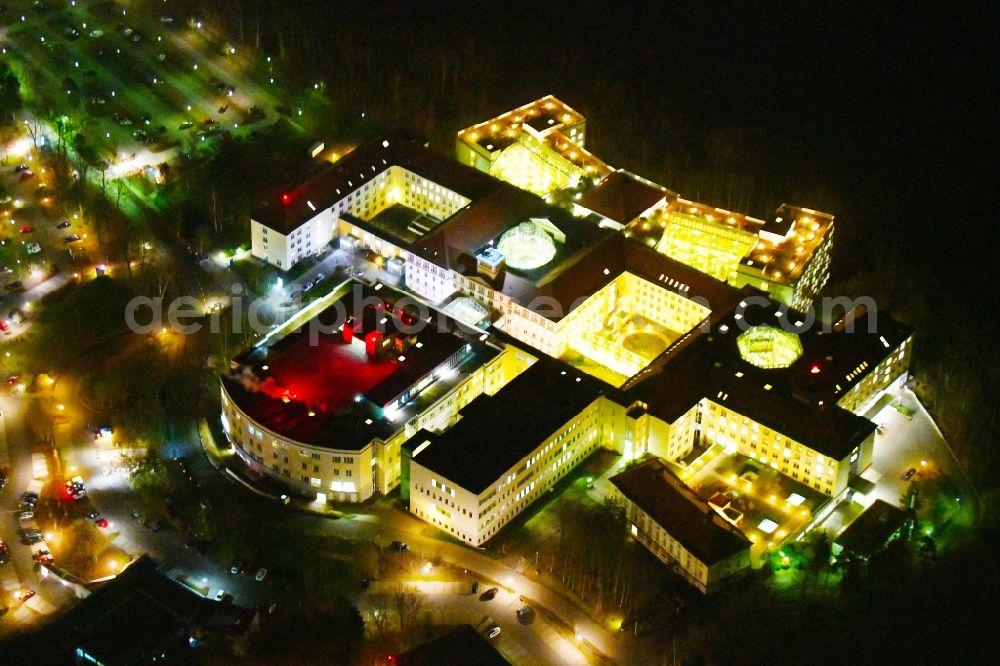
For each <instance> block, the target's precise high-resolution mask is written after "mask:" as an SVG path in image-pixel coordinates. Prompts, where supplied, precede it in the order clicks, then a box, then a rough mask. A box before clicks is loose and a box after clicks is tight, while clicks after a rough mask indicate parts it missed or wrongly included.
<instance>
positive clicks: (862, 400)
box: [837, 336, 913, 414]
mask: <svg viewBox="0 0 1000 666" xmlns="http://www.w3.org/2000/svg"><path fill="white" fill-rule="evenodd" d="M884 340H885V339H884V338H883V342H884ZM886 344H887V343H886ZM912 352H913V337H912V336H911V337H909V338H907V339H906V340H903V342H902V343H900V345H899V346H898V347H896V348H895V349H894V350H892V352H891V353H889V355H888V356H886V357H885V358H884V359H882V361H881V362H880V363H879V364H878V365H877V366H875V367H874V368H873V369H871V370H868V368H861V370H860V371H861V372H865V371H867V374H866V375H865V376H864V378H863V379H862V380H861V381H859V382H858V383H857V384H855V385H854V386H852V387H851V388H850V389H849V390H848V391H847V393H845V394H844V396H843V397H842V398H840V399H839V400H838V401H837V404H838V405H840V406H841V407H843V408H844V409H847V410H850V411H852V412H854V413H855V414H859V413H861V411H862V410H863V409H864V408H865V407H866V406H867V405H868V403H869V402H870V401H871V400H872V399H873V398H875V397H876V396H877V395H878V394H879V392H880V391H884V390H885V389H886V388H888V387H889V386H890V385H891V384H892V383H893V382H894V381H896V380H897V379H899V378H900V377H901V376H903V375H904V374H905V373H906V372H907V369H908V368H909V367H910V357H911V354H912ZM846 379H847V378H845V380H846Z"/></svg>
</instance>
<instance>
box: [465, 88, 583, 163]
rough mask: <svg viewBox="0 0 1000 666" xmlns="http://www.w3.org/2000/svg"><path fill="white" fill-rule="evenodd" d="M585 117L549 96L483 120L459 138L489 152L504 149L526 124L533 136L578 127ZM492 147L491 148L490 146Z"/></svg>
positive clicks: (466, 130)
mask: <svg viewBox="0 0 1000 666" xmlns="http://www.w3.org/2000/svg"><path fill="white" fill-rule="evenodd" d="M583 121H584V117H583V116H582V115H581V114H580V113H578V112H576V111H574V110H573V109H572V108H570V106H569V105H568V104H566V103H565V102H562V101H560V100H559V99H557V98H556V97H554V96H552V95H546V96H545V97H542V98H540V99H536V100H535V101H533V102H529V103H527V104H524V105H522V106H519V107H517V108H516V109H511V110H510V111H507V112H505V113H501V114H500V115H499V116H496V117H495V118H490V119H489V120H484V121H483V122H481V123H476V124H475V125H472V126H471V127H467V128H465V129H464V130H462V131H460V132H459V133H458V138H459V139H460V140H462V141H464V142H466V143H469V144H478V145H480V146H482V147H483V148H486V149H487V150H489V151H491V152H492V151H496V150H503V149H504V148H506V147H507V146H509V145H510V144H511V143H513V139H514V138H515V137H516V136H517V135H518V134H519V133H520V132H521V131H523V130H522V127H523V126H524V125H527V126H528V127H530V128H531V129H532V130H533V131H534V132H535V133H537V134H542V135H544V134H545V133H546V132H551V131H554V130H556V131H557V130H559V129H561V128H562V127H566V126H572V125H577V124H579V123H582V122H583ZM489 146H492V147H489Z"/></svg>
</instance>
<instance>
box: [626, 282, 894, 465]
mask: <svg viewBox="0 0 1000 666" xmlns="http://www.w3.org/2000/svg"><path fill="white" fill-rule="evenodd" d="M744 293H746V294H748V295H749V294H750V293H751V291H750V290H745V291H744ZM745 303H746V301H741V302H740V303H738V304H735V307H732V308H730V309H728V310H725V311H721V312H720V311H717V312H714V313H713V318H712V324H711V327H710V330H708V331H698V330H695V331H692V332H690V333H688V334H686V335H684V336H682V337H681V338H680V340H678V341H677V342H675V343H674V344H673V345H671V347H669V348H668V349H667V350H666V351H665V352H663V354H661V355H660V356H659V357H658V358H657V359H656V360H655V361H653V363H651V364H650V365H649V366H648V367H647V368H645V369H644V370H642V371H640V372H639V373H637V374H636V375H635V376H634V377H633V378H632V379H630V380H629V381H628V382H627V383H626V384H625V386H624V387H623V389H624V390H625V391H626V392H627V394H628V395H630V396H634V398H635V399H638V400H642V401H644V402H646V403H647V404H648V405H649V411H650V413H652V414H653V415H655V416H658V417H659V418H661V419H663V420H665V421H667V422H673V421H674V420H675V419H677V418H678V417H679V416H680V415H681V414H683V413H685V412H686V411H687V410H689V409H690V408H691V407H692V406H694V404H695V403H697V402H699V401H700V400H702V399H704V398H707V399H709V400H712V401H715V402H717V403H718V404H721V405H724V406H726V407H729V408H730V409H733V410H734V411H736V412H738V413H740V414H742V415H744V416H747V417H749V418H751V419H753V420H755V421H757V422H758V423H760V424H761V425H764V426H766V427H768V428H771V429H772V430H776V431H778V432H780V433H782V434H784V435H785V436H787V437H790V438H792V439H794V440H795V441H797V442H799V443H801V444H804V445H806V446H808V447H810V448H812V449H813V450H815V451H817V452H819V453H821V454H822V455H825V456H829V457H831V458H834V459H836V460H842V459H843V458H844V457H845V456H847V455H848V454H849V453H850V452H851V451H853V450H854V448H855V447H856V446H858V444H860V443H861V442H862V441H864V439H865V438H867V437H868V436H869V435H870V434H871V433H872V432H874V429H875V424H874V423H872V422H871V421H869V420H868V419H865V418H862V417H860V416H856V415H855V414H852V413H851V412H849V411H847V410H845V409H843V408H841V407H839V406H837V404H836V402H837V400H839V399H840V398H842V397H843V395H844V393H846V392H847V391H848V390H850V388H851V387H852V386H854V384H856V383H857V382H859V381H861V380H862V378H863V377H864V375H865V373H863V372H857V369H858V368H859V367H861V366H864V367H866V368H868V369H871V368H874V367H875V366H876V365H878V363H879V362H881V360H882V359H884V358H885V357H886V356H888V355H889V354H891V353H893V352H894V351H895V350H896V348H897V347H898V346H899V345H900V344H901V343H902V342H903V341H904V340H906V339H907V338H909V337H910V335H911V334H912V330H911V329H910V328H909V327H907V326H905V325H903V324H900V323H899V322H897V321H895V320H894V319H892V317H890V316H889V315H888V313H884V312H883V313H880V314H879V316H878V319H877V324H878V326H877V329H876V330H875V331H874V332H868V329H867V326H866V324H867V322H866V321H863V320H861V321H858V322H857V326H856V327H855V330H854V332H853V333H848V332H847V331H846V330H842V331H839V332H838V331H837V330H836V327H834V329H833V330H831V331H830V332H823V327H822V325H820V324H815V325H813V326H811V327H809V328H808V330H806V331H804V332H803V333H801V334H799V335H797V336H795V337H797V339H798V341H799V344H800V345H801V347H802V351H801V354H800V355H798V356H797V358H795V359H794V360H792V361H791V362H790V363H789V364H788V365H787V366H786V367H772V368H762V367H758V366H757V365H755V364H753V363H751V362H748V361H747V360H746V359H744V357H743V356H742V355H741V352H740V349H739V344H738V342H737V338H738V337H739V336H740V335H741V334H743V333H744V332H745V331H747V330H749V329H751V328H756V327H768V328H779V327H780V326H781V325H782V321H781V320H782V319H785V320H786V321H785V322H784V323H785V324H786V325H787V324H788V323H791V324H793V325H794V324H795V323H796V322H798V321H802V320H803V319H804V317H803V316H802V315H800V314H799V313H797V312H795V311H794V310H790V309H782V308H780V307H779V306H778V304H776V303H774V302H773V301H768V305H766V306H757V305H750V306H748V307H746V308H745V309H744V308H743V307H742V305H741V304H745ZM779 314H780V316H779ZM792 335H795V334H792Z"/></svg>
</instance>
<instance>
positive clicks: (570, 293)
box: [417, 192, 739, 321]
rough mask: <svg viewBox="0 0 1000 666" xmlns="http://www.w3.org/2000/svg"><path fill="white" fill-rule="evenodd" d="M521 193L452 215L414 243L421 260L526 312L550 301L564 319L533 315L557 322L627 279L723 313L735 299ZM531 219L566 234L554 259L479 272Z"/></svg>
mask: <svg viewBox="0 0 1000 666" xmlns="http://www.w3.org/2000/svg"><path fill="white" fill-rule="evenodd" d="M523 194H524V195H526V196H527V197H528V198H529V199H528V201H526V202H519V201H518V197H513V198H508V197H506V196H502V197H490V198H488V199H486V200H484V201H482V202H480V203H479V204H476V205H474V206H470V207H468V208H467V209H466V210H465V211H462V212H460V213H458V214H456V215H454V216H452V218H450V219H449V220H448V222H447V223H445V224H443V225H441V226H440V227H438V228H437V229H435V230H434V231H433V232H431V233H430V234H428V235H427V236H426V237H425V238H423V239H422V240H421V241H420V242H419V243H418V246H417V247H418V248H419V254H421V256H423V257H425V258H427V259H428V260H430V261H433V262H434V263H437V264H438V265H440V266H444V267H445V268H449V269H452V270H454V271H456V272H458V273H460V274H462V275H466V276H469V277H472V278H474V279H476V280H479V281H481V282H483V283H484V284H486V285H488V286H489V287H491V288H492V289H495V290H497V291H500V292H501V293H503V294H504V295H505V296H507V297H509V298H511V299H512V300H514V301H515V302H517V303H520V304H521V305H524V306H526V307H527V306H530V305H531V303H532V301H534V300H535V299H540V298H544V299H547V300H548V299H555V302H557V303H559V304H560V306H561V308H562V313H561V314H560V313H558V312H553V311H552V310H551V309H550V308H548V307H540V308H538V314H539V315H541V316H544V317H546V318H548V319H551V320H554V321H555V320H558V319H561V318H562V316H565V315H566V314H567V313H569V312H571V311H572V310H573V308H575V307H577V306H579V305H580V303H581V302H582V299H585V298H586V297H588V296H590V295H591V294H594V293H595V292H597V291H599V290H600V289H602V288H603V287H605V286H606V285H607V284H608V283H610V282H612V281H613V280H615V279H617V278H618V276H620V275H621V274H622V273H625V272H629V273H631V274H633V275H636V276H637V277H641V278H643V279H645V280H648V281H649V282H652V283H654V284H657V285H659V286H661V287H663V288H664V289H668V290H671V291H674V292H676V293H678V294H681V295H683V296H685V297H688V298H694V297H698V298H703V299H705V300H706V301H707V302H708V303H709V304H710V307H711V308H712V309H715V308H717V307H727V306H728V305H730V304H732V303H735V301H736V300H737V297H738V293H739V292H738V291H737V290H736V289H734V288H733V287H730V286H729V285H727V284H725V283H724V282H721V281H719V280H716V279H715V278H713V277H710V276H708V275H705V274H704V273H702V272H700V271H698V270H696V269H694V268H691V267H690V266H687V265H685V264H683V263H681V262H679V261H677V260H675V259H671V258H670V257H667V256H665V255H663V254H661V253H660V252H657V251H656V250H655V249H653V248H650V247H649V246H647V245H644V244H642V243H639V242H636V241H634V240H631V239H628V238H625V237H624V236H623V235H622V234H620V233H618V232H615V231H611V230H610V229H599V228H597V227H595V226H594V225H593V224H590V223H587V222H585V221H584V220H581V219H579V218H576V217H573V216H572V215H569V214H568V213H566V212H565V211H562V210H558V209H553V208H552V207H549V206H547V205H545V204H544V202H541V200H540V199H538V198H537V197H534V195H531V194H529V193H527V192H524V193H523ZM519 196H520V195H519ZM532 202H536V203H537V206H533V205H532ZM538 206H540V207H538ZM529 211H531V212H532V213H534V214H533V215H531V214H529ZM529 217H538V218H545V219H547V220H548V221H549V222H551V223H552V224H553V225H554V226H555V227H558V228H559V229H560V231H561V233H562V234H563V235H564V237H565V241H564V242H562V243H559V244H558V251H557V253H556V255H555V257H554V258H553V259H552V260H551V261H549V262H548V263H547V264H545V265H543V266H541V267H539V268H537V269H533V270H531V271H522V270H517V269H512V268H510V267H507V268H505V269H504V270H502V271H501V272H500V273H499V274H498V275H497V276H496V277H493V278H491V277H488V276H485V275H482V274H480V273H478V271H477V265H476V260H475V255H476V254H477V253H478V252H480V251H481V250H482V249H483V248H485V247H488V245H489V243H490V242H491V241H492V242H494V243H495V242H496V241H497V240H498V239H499V238H500V236H501V235H503V233H504V232H505V231H507V230H508V229H510V228H512V227H514V226H516V225H517V224H518V223H519V222H520V221H523V220H525V219H528V218H529ZM549 302H551V300H550V301H549Z"/></svg>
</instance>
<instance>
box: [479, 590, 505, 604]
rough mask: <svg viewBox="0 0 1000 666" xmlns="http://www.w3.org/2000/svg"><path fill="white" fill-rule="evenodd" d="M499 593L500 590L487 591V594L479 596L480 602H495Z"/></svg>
mask: <svg viewBox="0 0 1000 666" xmlns="http://www.w3.org/2000/svg"><path fill="white" fill-rule="evenodd" d="M499 591H500V589H499V588H496V587H491V588H490V589H488V590H486V591H485V592H483V593H482V594H480V595H479V600H480V601H493V599H495V598H496V596H497V593H498V592H499Z"/></svg>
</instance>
